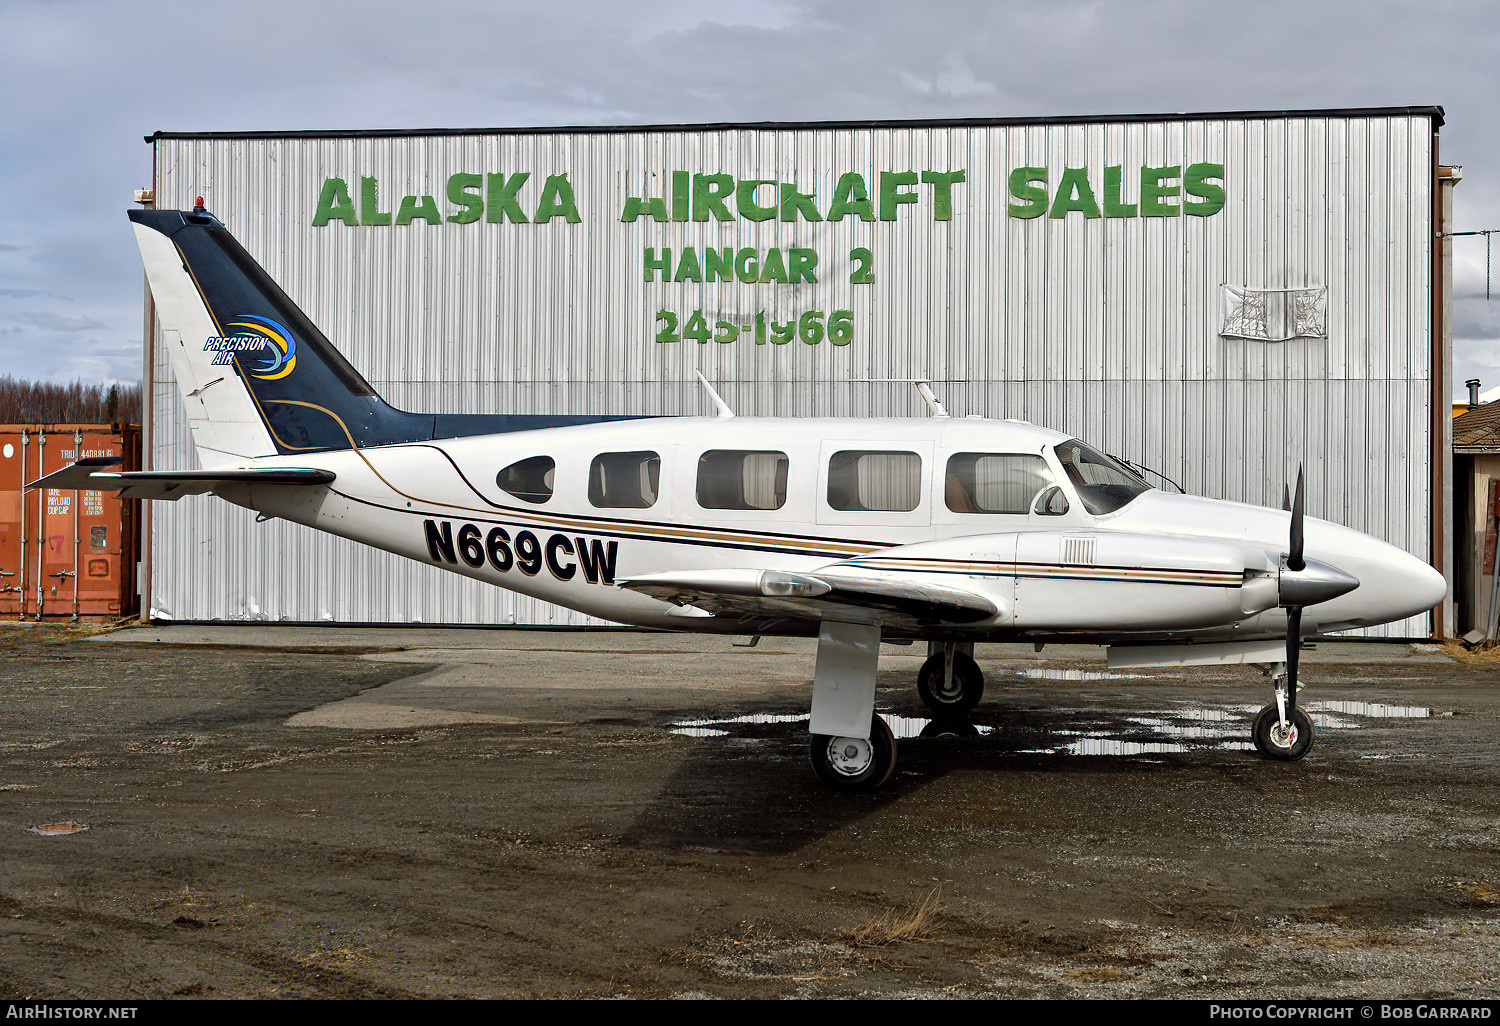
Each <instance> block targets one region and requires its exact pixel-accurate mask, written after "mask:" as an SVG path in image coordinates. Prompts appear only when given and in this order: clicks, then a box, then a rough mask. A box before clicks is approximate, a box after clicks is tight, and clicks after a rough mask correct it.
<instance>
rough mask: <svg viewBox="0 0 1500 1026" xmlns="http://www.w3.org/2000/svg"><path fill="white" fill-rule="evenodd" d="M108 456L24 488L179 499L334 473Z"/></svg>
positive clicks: (316, 479)
mask: <svg viewBox="0 0 1500 1026" xmlns="http://www.w3.org/2000/svg"><path fill="white" fill-rule="evenodd" d="M119 462H120V461H119V459H118V458H112V457H108V456H101V457H91V458H88V459H82V460H79V461H78V462H77V463H74V464H72V465H71V466H67V467H64V468H63V469H62V470H58V471H55V472H53V473H51V474H48V475H47V476H46V477H44V478H41V479H39V480H36V481H33V482H31V483H30V484H28V485H27V486H26V487H27V488H91V489H95V490H97V491H104V492H119V493H120V498H122V499H167V500H173V499H180V498H182V497H183V496H184V495H203V494H205V493H207V492H211V491H213V490H214V489H215V488H217V487H219V486H221V485H229V484H237V485H243V484H268V485H326V484H330V483H331V482H333V481H334V480H335V479H336V477H337V475H336V474H334V472H333V471H331V470H317V469H312V468H302V467H255V468H250V469H246V470H122V471H107V470H101V469H100V468H101V467H109V466H113V465H115V464H117V463H119Z"/></svg>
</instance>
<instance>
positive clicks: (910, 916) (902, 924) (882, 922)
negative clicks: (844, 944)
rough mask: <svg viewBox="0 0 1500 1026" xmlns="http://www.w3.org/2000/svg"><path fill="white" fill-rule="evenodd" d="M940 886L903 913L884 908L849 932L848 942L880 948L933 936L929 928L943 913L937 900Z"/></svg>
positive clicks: (857, 945)
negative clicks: (939, 914) (918, 903)
mask: <svg viewBox="0 0 1500 1026" xmlns="http://www.w3.org/2000/svg"><path fill="white" fill-rule="evenodd" d="M941 890H942V888H941V887H934V888H933V889H932V890H931V891H929V892H928V893H927V897H925V898H923V899H922V903H921V904H920V905H916V906H914V907H912V908H909V909H907V910H905V911H902V910H900V909H894V908H892V909H887V910H886V911H884V912H881V913H879V914H877V915H873V916H871V917H870V918H869V919H868V920H866V921H865V922H864V924H863V925H861V926H857V927H855V928H854V929H853V930H852V931H850V933H849V940H850V941H851V942H852V943H853V944H854V946H855V947H858V948H880V947H885V946H886V945H887V944H895V943H896V942H898V941H912V940H927V939H928V938H930V937H931V936H932V927H933V924H934V922H935V921H936V920H937V916H938V913H939V912H941V911H942V910H943V906H942V903H941V902H939V901H938V896H939V893H940V892H941Z"/></svg>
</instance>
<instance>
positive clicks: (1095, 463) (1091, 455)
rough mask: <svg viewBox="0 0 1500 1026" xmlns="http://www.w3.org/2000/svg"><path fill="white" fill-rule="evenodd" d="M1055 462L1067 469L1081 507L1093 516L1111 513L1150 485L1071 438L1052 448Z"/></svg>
mask: <svg viewBox="0 0 1500 1026" xmlns="http://www.w3.org/2000/svg"><path fill="white" fill-rule="evenodd" d="M1056 452H1057V459H1058V462H1059V463H1061V464H1062V465H1063V469H1064V470H1066V471H1067V472H1068V477H1069V478H1070V479H1071V480H1072V481H1073V487H1075V488H1077V489H1078V499H1079V501H1080V502H1082V503H1083V507H1084V509H1086V510H1088V511H1089V512H1090V513H1092V514H1094V515H1095V516H1101V515H1103V514H1105V513H1113V512H1114V511H1115V510H1117V509H1119V508H1120V507H1121V506H1124V505H1125V504H1126V503H1128V502H1130V501H1131V500H1132V499H1134V498H1135V497H1136V496H1137V495H1140V494H1141V493H1142V492H1148V491H1150V490H1151V486H1150V485H1149V484H1147V483H1146V480H1145V479H1144V478H1142V477H1141V476H1140V475H1138V474H1135V473H1132V472H1131V471H1129V470H1127V469H1125V467H1123V466H1121V465H1120V464H1119V463H1117V462H1116V461H1115V460H1113V459H1111V458H1110V457H1108V456H1106V455H1104V453H1102V452H1100V451H1099V450H1097V449H1091V448H1089V447H1088V446H1086V445H1084V444H1083V443H1082V442H1080V441H1079V440H1078V439H1076V438H1073V439H1070V440H1068V441H1066V442H1063V443H1062V444H1061V445H1059V446H1057V447H1056Z"/></svg>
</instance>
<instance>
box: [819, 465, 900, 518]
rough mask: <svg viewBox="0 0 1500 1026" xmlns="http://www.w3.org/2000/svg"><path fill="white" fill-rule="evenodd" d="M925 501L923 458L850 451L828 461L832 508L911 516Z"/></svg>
mask: <svg viewBox="0 0 1500 1026" xmlns="http://www.w3.org/2000/svg"><path fill="white" fill-rule="evenodd" d="M921 498H922V457H920V456H918V455H917V454H916V453H914V452H888V451H883V450H861V449H846V450H844V451H843V452H836V453H834V454H833V457H832V458H831V459H829V461H828V505H829V506H832V507H833V508H834V509H839V510H852V511H858V512H864V511H879V512H887V513H910V512H911V511H912V510H914V509H916V508H917V503H918V502H920V501H921Z"/></svg>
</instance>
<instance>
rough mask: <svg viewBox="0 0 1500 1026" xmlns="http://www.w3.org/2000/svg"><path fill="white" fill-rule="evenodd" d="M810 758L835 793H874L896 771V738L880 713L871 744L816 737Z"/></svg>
mask: <svg viewBox="0 0 1500 1026" xmlns="http://www.w3.org/2000/svg"><path fill="white" fill-rule="evenodd" d="M808 755H809V757H810V758H811V759H812V768H813V772H814V773H816V774H817V775H818V779H819V780H821V781H823V783H825V784H827V785H828V786H829V787H831V788H833V789H834V790H835V791H873V790H875V789H876V788H877V787H879V786H880V785H881V784H883V783H885V782H886V781H887V780H888V779H890V775H891V771H892V770H894V769H895V768H896V738H895V736H894V735H893V734H892V733H891V728H890V727H888V726H886V724H885V720H883V719H881V718H880V714H879V713H876V714H875V717H874V718H873V719H872V720H871V721H870V739H869V740H868V741H865V740H862V739H859V738H849V737H833V736H832V735H829V734H814V735H813V736H812V740H811V742H810V743H809V744H808Z"/></svg>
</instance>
